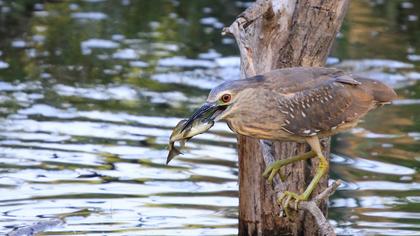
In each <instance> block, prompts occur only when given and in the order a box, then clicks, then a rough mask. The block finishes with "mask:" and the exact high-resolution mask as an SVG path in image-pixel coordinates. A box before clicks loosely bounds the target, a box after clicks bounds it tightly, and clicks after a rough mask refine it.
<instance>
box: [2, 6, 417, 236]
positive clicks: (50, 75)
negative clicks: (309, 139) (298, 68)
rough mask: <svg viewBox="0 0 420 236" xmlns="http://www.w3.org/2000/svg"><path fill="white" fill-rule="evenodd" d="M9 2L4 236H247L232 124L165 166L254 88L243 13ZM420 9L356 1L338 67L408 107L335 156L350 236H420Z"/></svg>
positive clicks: (360, 133) (382, 115)
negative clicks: (201, 126) (34, 235)
mask: <svg viewBox="0 0 420 236" xmlns="http://www.w3.org/2000/svg"><path fill="white" fill-rule="evenodd" d="M35 2H37V1H13V2H12V1H0V5H1V14H0V35H1V37H0V80H1V81H0V102H1V106H0V145H1V151H0V189H1V195H0V212H1V214H0V234H5V233H7V232H10V231H11V230H12V229H14V228H16V227H24V226H28V225H31V224H34V223H36V222H39V221H42V220H47V219H62V220H63V223H62V224H61V225H59V226H57V227H52V228H49V229H48V231H46V232H44V233H43V234H44V235H75V234H79V235H133V234H135V235H235V234H236V233H237V210H238V209H237V205H238V199H237V197H238V196H237V195H238V194H237V190H238V185H237V174H238V170H237V154H236V150H235V145H236V138H235V136H234V135H233V134H232V133H231V132H230V131H229V130H228V129H227V127H226V126H225V125H224V124H217V125H216V126H215V127H213V128H212V129H211V132H209V133H207V134H203V135H200V136H197V137H195V138H194V139H192V140H191V141H190V142H189V143H188V144H187V148H186V149H185V150H184V153H185V155H183V156H181V157H178V158H176V159H175V160H174V161H173V162H171V165H170V166H166V165H164V163H165V159H166V155H167V151H166V144H167V141H168V137H169V135H170V132H171V128H172V127H173V126H175V125H176V123H177V122H178V121H179V119H181V118H183V117H186V116H188V115H189V114H190V113H191V112H192V111H193V110H194V109H195V108H196V107H197V106H198V105H199V104H200V103H202V102H203V101H204V100H205V98H206V94H207V93H208V90H209V89H210V88H212V87H213V86H215V85H217V84H219V83H220V82H222V81H223V80H226V79H235V78H238V76H239V59H238V57H237V55H238V50H237V49H236V47H235V44H234V41H233V40H232V39H231V38H222V37H221V36H220V31H221V27H223V25H226V24H228V23H230V22H231V21H232V20H233V19H234V17H235V16H236V15H238V14H239V13H240V12H241V11H242V10H243V9H244V8H245V7H247V6H248V5H249V4H248V3H247V2H238V1H237V2H231V1H223V0H218V1H210V0H202V1H194V0H189V1H188V0H185V1H169V0H168V1H163V0H162V1H161V0H156V1H130V0H121V1H120V0H118V1H117V0H115V1H101V0H85V1H76V0H74V1H73V0H72V1H54V3H52V2H50V3H45V4H41V3H40V2H41V1H39V3H35ZM418 12H420V3H419V2H418V1H390V0H389V1H386V0H384V1H365V0H354V1H351V7H350V9H349V13H348V17H347V19H346V22H345V24H344V26H343V30H342V32H341V33H340V35H339V37H338V40H337V43H336V45H335V47H334V50H333V52H332V56H331V57H330V58H329V60H328V62H329V64H330V66H334V67H339V68H343V69H346V70H350V71H353V72H357V73H360V74H364V75H367V76H370V77H372V78H375V79H379V80H382V81H384V82H386V83H388V84H390V85H392V86H394V87H395V88H397V92H398V94H399V96H400V99H399V100H398V101H396V103H395V104H393V105H391V106H386V107H384V108H382V109H380V110H377V111H375V112H372V113H370V114H369V115H368V116H367V117H366V119H365V120H364V123H362V124H361V125H360V126H359V127H358V128H355V129H353V130H351V131H349V132H347V133H344V134H341V135H339V136H337V137H336V138H335V139H334V140H333V156H332V168H331V178H334V179H337V178H340V179H342V180H343V181H344V184H343V185H342V186H341V187H340V189H339V191H338V192H337V193H336V194H335V195H334V196H333V197H332V198H331V201H330V205H331V207H330V212H329V219H330V220H331V222H332V223H333V224H334V225H335V227H336V230H337V232H338V233H339V234H341V235H420V223H419V222H420V197H419V196H420V174H419V167H420V145H419V141H420V109H419V105H420V82H418V81H419V79H420V51H419V48H420V41H419V35H420V24H419V19H418Z"/></svg>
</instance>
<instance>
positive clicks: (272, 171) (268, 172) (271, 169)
mask: <svg viewBox="0 0 420 236" xmlns="http://www.w3.org/2000/svg"><path fill="white" fill-rule="evenodd" d="M287 164H289V162H288V161H287V159H286V160H278V161H276V162H274V163H273V164H271V165H270V166H268V167H267V169H265V171H264V173H263V176H264V177H265V178H267V181H268V182H269V183H270V185H271V184H273V179H274V176H276V174H277V173H278V174H279V175H280V179H281V181H284V180H285V179H286V178H285V176H284V175H283V174H282V173H281V172H280V168H281V167H283V166H285V165H287Z"/></svg>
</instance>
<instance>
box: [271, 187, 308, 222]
mask: <svg viewBox="0 0 420 236" xmlns="http://www.w3.org/2000/svg"><path fill="white" fill-rule="evenodd" d="M292 199H293V200H295V203H294V205H293V206H294V209H295V210H298V205H299V202H300V201H306V198H305V197H304V196H303V195H298V194H296V193H293V192H289V191H285V192H284V193H282V194H281V196H280V197H279V198H278V199H277V203H278V204H279V205H280V206H281V207H282V208H283V210H284V213H285V214H286V217H287V218H290V217H289V216H290V215H289V204H290V201H291V200H292Z"/></svg>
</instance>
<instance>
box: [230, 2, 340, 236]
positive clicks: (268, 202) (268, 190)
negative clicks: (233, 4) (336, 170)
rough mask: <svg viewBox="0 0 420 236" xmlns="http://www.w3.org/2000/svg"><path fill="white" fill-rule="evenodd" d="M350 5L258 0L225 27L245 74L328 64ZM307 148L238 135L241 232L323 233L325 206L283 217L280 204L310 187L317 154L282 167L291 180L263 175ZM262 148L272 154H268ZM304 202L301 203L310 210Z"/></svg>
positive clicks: (323, 186)
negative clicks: (283, 196) (286, 194)
mask: <svg viewBox="0 0 420 236" xmlns="http://www.w3.org/2000/svg"><path fill="white" fill-rule="evenodd" d="M347 5H348V0H257V1H256V2H255V3H254V4H253V5H252V6H250V7H249V8H248V9H246V10H245V11H244V12H243V13H242V14H241V15H239V16H238V18H237V19H236V20H235V21H234V22H233V23H232V25H231V26H229V27H227V28H225V29H224V31H223V32H224V33H226V34H232V35H233V36H234V37H235V39H236V41H237V44H238V47H239V50H240V55H241V77H242V78H246V77H250V76H253V75H256V74H261V73H264V72H267V71H270V70H273V69H277V68H285V67H295V66H323V65H324V64H325V61H326V58H327V56H328V53H329V51H330V49H331V47H332V44H333V42H334V40H335V37H336V34H337V33H338V30H339V28H340V26H341V23H342V21H343V18H344V16H345V12H346V9H347ZM322 143H323V148H324V150H325V151H324V155H325V156H327V157H328V156H329V143H330V142H329V139H326V140H323V142H322ZM308 150H309V147H308V146H307V145H306V144H297V143H292V142H278V141H276V142H271V141H262V142H261V143H260V142H259V140H256V139H254V138H250V137H245V136H238V154H239V235H270V236H273V235H318V234H320V233H321V232H324V231H320V229H321V228H322V227H323V226H322V225H320V224H319V222H318V221H317V220H319V219H318V218H317V217H314V215H315V216H316V214H318V213H319V212H321V211H319V212H318V213H314V212H311V211H310V210H309V211H297V212H296V215H295V217H293V218H292V219H288V218H286V217H281V216H280V212H281V209H280V207H279V206H278V204H277V203H276V199H277V193H278V192H279V191H284V190H289V191H294V192H298V193H302V192H303V191H304V190H305V188H306V187H307V185H308V184H309V182H310V180H311V179H312V177H313V175H314V173H315V170H316V167H317V165H318V161H317V159H316V158H314V159H312V160H309V161H307V162H298V163H295V164H291V165H288V166H287V167H285V168H283V171H284V172H283V173H284V175H285V176H286V181H285V182H284V183H281V182H280V181H279V179H277V180H275V188H274V189H273V188H272V186H269V184H268V183H267V181H266V179H264V178H263V177H262V172H263V171H264V169H265V168H266V162H267V164H268V163H271V162H273V161H275V160H277V159H285V158H288V157H291V156H294V155H297V154H300V153H303V152H305V151H308ZM262 151H264V153H266V154H267V155H264V156H263V155H262ZM264 158H265V160H264ZM327 184H328V183H327V177H325V178H323V179H322V180H321V181H320V183H319V185H318V188H317V189H316V190H315V191H314V193H313V194H312V196H316V195H318V194H319V193H321V192H322V191H323V190H325V189H326V187H327ZM327 192H328V191H327ZM320 195H322V194H320ZM320 195H318V197H319V196H320ZM324 195H325V196H324V197H323V198H321V197H320V198H318V199H317V203H319V208H318V209H321V210H322V212H323V214H324V215H325V216H326V214H327V199H328V196H327V195H326V194H324ZM304 205H305V204H300V206H301V208H305V209H306V207H305V206H304ZM311 206H312V207H313V204H312V205H311ZM308 212H311V214H307V213H308ZM318 215H319V214H318ZM324 219H325V217H324ZM324 223H325V222H324Z"/></svg>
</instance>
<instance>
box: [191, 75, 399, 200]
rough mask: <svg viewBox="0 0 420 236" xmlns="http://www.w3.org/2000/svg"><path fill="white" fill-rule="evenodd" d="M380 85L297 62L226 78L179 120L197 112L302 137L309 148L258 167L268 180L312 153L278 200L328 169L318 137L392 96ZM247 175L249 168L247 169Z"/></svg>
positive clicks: (243, 130)
mask: <svg viewBox="0 0 420 236" xmlns="http://www.w3.org/2000/svg"><path fill="white" fill-rule="evenodd" d="M396 96H397V95H396V93H395V92H394V90H393V89H391V88H390V87H388V86H386V85H385V84H383V83H381V82H379V81H375V80H371V79H366V78H361V77H356V76H352V75H351V74H348V73H345V72H343V71H340V70H337V69H328V68H315V67H307V68H305V67H298V68H287V69H280V70H274V71H271V72H268V73H265V74H262V75H257V76H254V77H251V78H248V79H242V80H233V81H227V82H225V83H223V84H221V85H219V86H217V87H215V88H214V89H213V90H211V92H210V94H209V96H208V98H207V102H206V103H205V104H204V105H203V106H202V107H201V108H199V109H198V110H197V111H196V112H195V113H194V114H193V115H192V116H191V117H190V118H189V120H188V121H187V122H186V123H185V126H184V127H186V126H188V125H189V124H191V123H192V122H193V121H194V120H196V119H198V118H200V119H203V116H204V117H206V118H207V119H208V120H214V121H218V120H224V121H226V122H227V124H228V126H229V127H230V129H231V130H232V131H233V132H235V133H237V134H241V135H245V136H250V137H254V138H258V139H268V140H283V141H295V142H301V143H303V142H306V143H308V144H309V145H310V147H311V151H310V152H307V153H305V154H303V155H299V156H294V157H291V158H288V159H285V160H278V161H277V162H275V163H273V164H272V165H270V166H269V167H268V168H267V169H266V171H265V172H264V176H265V177H268V180H269V181H270V182H271V181H272V179H273V177H274V176H275V175H276V174H277V173H279V170H280V168H281V167H282V166H285V165H287V164H290V163H292V162H296V161H299V160H306V159H309V158H312V157H318V158H319V160H320V162H319V166H318V169H317V172H316V174H315V176H314V178H313V179H312V181H311V182H310V184H309V185H308V187H307V188H306V190H305V191H304V192H303V193H302V194H300V195H299V194H297V193H293V192H289V191H286V192H284V193H283V194H282V197H280V199H279V202H280V204H282V203H283V201H284V199H286V201H285V205H283V207H284V208H287V206H288V203H289V201H290V200H291V199H294V200H295V201H296V206H297V202H298V201H305V200H308V198H309V196H310V195H311V193H312V191H313V190H314V188H315V187H316V185H317V184H318V182H319V180H320V179H321V178H322V176H324V175H325V173H326V172H327V171H328V167H329V166H328V161H327V160H326V158H325V157H324V156H323V154H322V152H321V145H320V142H319V140H320V138H323V137H327V136H331V135H334V134H336V133H338V132H340V131H343V130H347V129H349V128H352V127H354V126H356V125H357V123H358V122H359V120H360V118H362V117H363V116H364V115H366V113H367V112H368V111H370V110H372V109H373V108H376V107H378V106H381V105H383V104H387V103H390V102H391V101H392V100H393V99H395V98H396ZM249 174H251V173H249Z"/></svg>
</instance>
